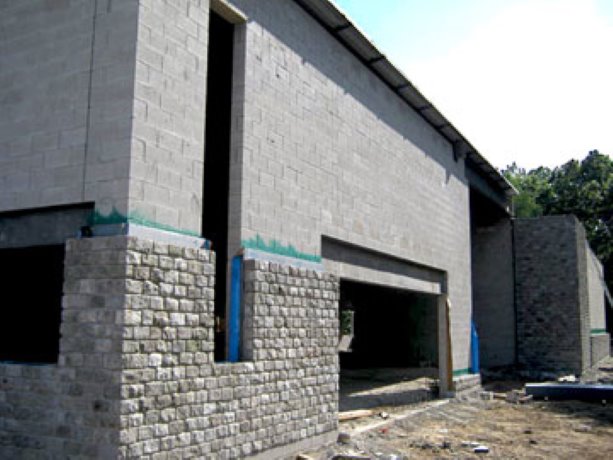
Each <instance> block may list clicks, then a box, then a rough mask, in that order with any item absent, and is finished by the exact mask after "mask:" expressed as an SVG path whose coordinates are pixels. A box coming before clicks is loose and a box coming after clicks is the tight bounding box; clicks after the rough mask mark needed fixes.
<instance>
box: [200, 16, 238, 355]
mask: <svg viewBox="0 0 613 460" xmlns="http://www.w3.org/2000/svg"><path fill="white" fill-rule="evenodd" d="M233 57H234V25H233V24H232V23H230V22H228V21H226V20H225V19H223V18H222V17H221V16H220V15H219V14H217V13H215V12H214V11H212V10H211V11H210V23H209V54H208V76H207V103H206V135H205V154H204V185H203V205H202V207H203V209H202V236H203V237H204V238H206V239H207V240H209V241H210V242H211V244H212V249H213V250H214V251H215V254H216V259H215V339H214V342H215V345H214V347H215V348H214V356H215V361H223V360H225V359H226V308H227V305H226V304H227V295H226V283H227V277H228V207H229V204H228V201H229V193H230V192H229V188H230V134H231V129H230V127H231V107H232V73H233V69H232V67H233Z"/></svg>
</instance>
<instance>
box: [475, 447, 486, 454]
mask: <svg viewBox="0 0 613 460" xmlns="http://www.w3.org/2000/svg"><path fill="white" fill-rule="evenodd" d="M489 451H490V448H489V447H487V446H483V445H479V446H477V447H475V448H474V449H473V452H474V453H475V454H487V453H488V452H489Z"/></svg>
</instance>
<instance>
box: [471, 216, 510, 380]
mask: <svg viewBox="0 0 613 460" xmlns="http://www.w3.org/2000/svg"><path fill="white" fill-rule="evenodd" d="M512 232H513V228H512V223H511V221H510V220H503V221H500V222H498V223H497V224H496V225H492V226H490V227H479V228H476V229H475V231H474V233H473V240H472V279H473V308H474V320H475V324H476V326H477V332H478V334H479V345H480V361H481V366H482V367H484V368H488V367H495V366H508V365H513V364H515V298H514V297H515V296H514V289H515V279H514V274H513V236H512Z"/></svg>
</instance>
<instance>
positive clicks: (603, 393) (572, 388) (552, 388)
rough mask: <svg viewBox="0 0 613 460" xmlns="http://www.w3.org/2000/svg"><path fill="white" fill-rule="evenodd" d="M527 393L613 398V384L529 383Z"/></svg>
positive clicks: (562, 397) (547, 396)
mask: <svg viewBox="0 0 613 460" xmlns="http://www.w3.org/2000/svg"><path fill="white" fill-rule="evenodd" d="M526 394H528V395H529V396H533V397H534V398H543V399H546V400H548V399H557V400H568V399H574V400H578V401H603V400H604V401H606V400H612V399H613V385H601V384H585V383H527V384H526Z"/></svg>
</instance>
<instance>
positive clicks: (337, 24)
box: [294, 0, 517, 198]
mask: <svg viewBox="0 0 613 460" xmlns="http://www.w3.org/2000/svg"><path fill="white" fill-rule="evenodd" d="M294 1H295V2H296V3H298V4H299V5H300V6H301V7H302V8H303V9H304V10H306V11H307V12H308V13H309V14H310V15H311V16H313V18H315V19H316V20H317V22H319V23H320V24H321V25H322V26H323V27H324V28H325V29H326V30H328V32H330V33H331V34H332V35H333V36H334V37H336V39H337V40H339V41H340V42H341V43H342V44H343V45H344V46H345V47H346V48H347V49H349V51H351V52H352V53H353V54H354V55H355V56H356V57H357V58H358V59H359V60H360V61H362V63H363V64H364V65H365V66H367V67H368V68H369V69H370V70H371V71H372V72H374V73H375V74H376V75H377V76H378V77H379V78H381V80H383V82H384V83H385V84H386V85H387V86H388V87H390V88H391V89H392V91H394V92H395V93H396V94H397V95H398V96H399V97H400V98H401V99H403V100H404V101H405V102H406V103H407V104H408V105H409V106H410V107H411V108H412V109H413V110H415V111H416V112H417V113H418V114H419V115H420V116H421V117H422V118H423V119H424V120H426V121H427V122H428V123H429V124H430V125H431V126H432V127H433V128H434V129H435V130H436V131H437V132H438V133H440V134H441V136H443V137H444V138H445V139H447V140H448V141H449V142H450V143H451V144H452V146H453V154H454V156H455V157H456V159H457V158H466V159H467V164H468V166H469V167H472V168H473V169H475V170H476V172H477V173H478V174H479V175H480V176H482V177H483V178H484V179H485V180H486V181H487V182H489V183H490V184H492V185H493V186H494V187H496V188H498V190H499V191H500V192H502V193H503V194H504V195H505V196H506V197H507V198H510V197H511V196H513V195H515V194H517V190H516V189H515V187H513V185H511V184H510V183H509V182H508V181H507V180H506V179H505V178H504V177H503V176H502V174H500V172H499V171H498V170H497V169H496V168H494V167H493V166H492V165H491V164H490V163H489V162H488V161H487V160H486V159H485V158H484V157H483V155H481V154H480V153H479V152H478V151H477V149H476V148H475V147H474V146H473V145H472V144H471V143H470V142H469V141H468V140H467V139H466V138H465V137H464V136H463V135H462V133H460V131H458V130H457V129H456V127H455V126H453V125H452V124H451V122H450V121H449V120H447V118H445V117H444V116H443V114H442V113H441V112H439V111H438V109H437V108H436V107H435V106H434V105H433V104H432V103H431V102H430V101H429V100H428V99H427V98H426V97H425V96H424V95H423V94H422V93H421V92H420V91H419V90H418V89H417V88H416V87H415V85H414V84H413V83H411V82H410V81H409V80H408V79H407V78H406V77H405V76H404V74H403V73H402V72H401V71H400V70H399V69H398V68H397V67H395V66H394V64H392V63H391V62H390V61H389V60H388V59H387V58H386V57H385V55H384V54H383V53H382V52H381V51H379V49H378V48H377V47H376V46H375V45H374V43H373V42H372V41H371V40H370V39H369V38H368V37H366V35H365V34H364V33H363V32H362V31H361V30H360V29H359V28H358V27H357V26H356V25H355V24H354V23H353V22H352V21H351V19H349V17H348V16H347V15H346V14H345V13H343V12H342V11H341V9H340V8H339V7H337V6H336V5H335V4H334V3H333V2H332V1H331V0H294Z"/></svg>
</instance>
